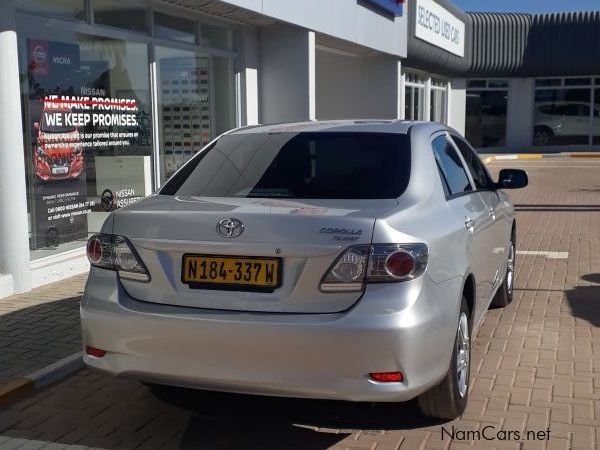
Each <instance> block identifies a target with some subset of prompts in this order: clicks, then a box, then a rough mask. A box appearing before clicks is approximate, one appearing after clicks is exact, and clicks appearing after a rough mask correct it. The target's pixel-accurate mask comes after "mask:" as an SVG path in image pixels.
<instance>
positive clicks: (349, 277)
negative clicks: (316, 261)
mask: <svg viewBox="0 0 600 450" xmlns="http://www.w3.org/2000/svg"><path fill="white" fill-rule="evenodd" d="M370 248H371V247H370V246H369V245H355V246H354V247H350V248H348V249H346V251H345V252H344V253H342V254H341V255H340V257H339V258H338V259H337V260H336V261H335V262H334V263H333V265H332V266H331V267H330V269H329V271H328V272H327V273H326V274H325V276H324V277H323V279H322V280H321V286H320V288H321V290H322V291H325V292H340V291H344V292H349V291H362V290H363V289H364V285H365V274H366V273H367V262H368V259H369V250H370Z"/></svg>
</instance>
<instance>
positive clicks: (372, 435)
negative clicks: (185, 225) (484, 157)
mask: <svg viewBox="0 0 600 450" xmlns="http://www.w3.org/2000/svg"><path fill="white" fill-rule="evenodd" d="M547 161H548V160H542V161H535V162H531V163H526V162H519V163H518V165H519V166H522V167H525V166H526V167H527V168H528V170H529V172H530V179H531V180H530V181H531V186H530V188H528V189H527V190H525V191H521V192H514V193H512V194H511V195H512V196H513V200H514V201H515V203H516V204H517V205H518V224H519V235H518V249H519V250H521V251H523V250H526V251H561V252H568V253H569V257H568V259H548V258H546V257H542V256H520V257H519V258H518V273H517V284H516V288H517V290H516V292H515V300H514V302H513V303H512V304H511V305H510V306H509V307H508V308H506V309H503V310H500V309H498V310H492V311H490V312H489V314H488V317H487V318H486V320H485V322H484V324H483V326H482V328H481V329H480V331H479V334H478V336H477V339H476V340H475V342H474V346H473V373H472V386H471V397H470V401H469V406H468V408H467V411H466V413H465V414H464V416H463V417H462V418H461V419H460V420H456V421H454V422H450V423H445V424H441V423H439V422H433V421H429V420H427V419H425V418H423V417H422V416H420V415H419V414H418V412H417V410H416V408H415V405H414V403H408V404H400V405H394V404H383V405H376V406H371V405H358V404H348V403H339V402H323V401H311V400H293V399H268V398H260V397H251V396H239V395H226V394H214V393H189V392H180V393H179V394H178V396H177V397H175V398H171V400H172V401H174V402H175V404H176V405H178V406H172V405H169V404H166V403H163V402H161V401H160V400H158V399H156V398H155V397H154V396H153V395H151V393H150V391H149V389H148V388H146V387H144V386H142V385H140V384H138V383H136V382H133V381H128V380H116V379H112V378H108V377H105V376H102V375H99V374H95V373H91V372H89V371H87V370H82V371H80V372H79V373H78V374H76V375H74V376H71V377H70V378H68V379H66V380H64V381H63V382H60V383H58V384H56V385H54V386H51V387H50V388H47V389H45V390H42V391H40V392H38V393H36V394H35V395H32V396H29V397H27V398H25V399H23V400H21V401H19V402H17V403H14V404H12V405H10V406H9V407H7V408H5V409H4V410H0V448H3V449H4V448H13V446H14V447H17V446H19V445H25V446H28V447H23V448H41V447H44V446H47V445H50V443H59V444H60V446H59V447H45V448H63V446H67V445H73V444H79V445H81V446H89V447H100V448H107V449H108V448H120V449H124V448H138V447H139V448H161V449H162V448H217V449H225V448H231V449H247V448H248V449H253V448H257V449H268V448H273V449H275V448H286V449H287V448H292V449H325V448H330V447H334V448H336V449H341V448H352V449H367V448H368V449H395V448H400V449H409V450H412V449H424V448H427V449H440V448H450V449H462V448H476V449H481V448H500V449H537V448H539V449H544V448H545V449H567V448H577V449H584V450H588V449H593V448H600V329H599V328H598V325H599V324H600V248H599V247H600V242H599V239H600V161H596V160H589V161H585V160H555V159H552V160H549V161H550V162H547ZM513 165H515V164H513ZM492 167H493V168H494V169H495V170H497V169H498V168H499V167H500V164H497V163H495V164H493V165H492ZM442 425H443V427H444V429H446V430H448V431H451V430H452V427H454V430H455V432H456V438H455V439H454V440H453V441H451V440H450V438H449V437H448V436H443V435H442ZM485 427H493V428H485ZM484 428H485V429H486V433H488V434H495V433H496V432H497V431H503V432H505V433H507V432H509V431H513V432H514V431H524V430H534V431H543V430H547V429H548V428H549V429H550V440H549V441H531V440H530V441H527V440H523V439H518V440H507V441H501V440H492V441H485V440H478V441H472V440H470V439H466V440H462V439H461V438H462V437H465V436H464V435H465V434H466V433H467V432H469V431H482V430H484ZM513 437H514V434H513ZM53 445H58V444H53ZM78 448H81V447H78Z"/></svg>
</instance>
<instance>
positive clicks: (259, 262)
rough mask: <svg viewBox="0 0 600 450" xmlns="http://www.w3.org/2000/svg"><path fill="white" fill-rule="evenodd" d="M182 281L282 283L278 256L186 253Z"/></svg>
mask: <svg viewBox="0 0 600 450" xmlns="http://www.w3.org/2000/svg"><path fill="white" fill-rule="evenodd" d="M181 281H182V282H183V283H185V284H189V285H190V287H209V286H213V287H218V286H230V287H240V288H241V287H244V286H245V287H254V288H263V289H275V288H277V287H279V285H280V283H281V261H280V259H279V258H261V257H245V256H212V255H183V264H182V268H181Z"/></svg>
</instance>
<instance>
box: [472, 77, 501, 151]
mask: <svg viewBox="0 0 600 450" xmlns="http://www.w3.org/2000/svg"><path fill="white" fill-rule="evenodd" d="M507 110H508V81H507V80H469V81H468V83H467V111H466V126H465V137H466V138H467V139H468V140H469V142H471V144H472V145H473V146H474V147H477V148H484V147H504V146H505V145H506V115H507Z"/></svg>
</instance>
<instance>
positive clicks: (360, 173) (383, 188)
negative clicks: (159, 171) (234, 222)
mask: <svg viewBox="0 0 600 450" xmlns="http://www.w3.org/2000/svg"><path fill="white" fill-rule="evenodd" d="M409 176H410V141H409V137H408V136H406V135H396V134H383V133H382V134H374V133H272V134H266V133H247V134H234V135H227V136H223V137H222V138H221V139H219V140H218V141H217V143H216V145H215V146H214V147H213V148H212V149H211V150H210V151H208V152H204V153H202V154H200V155H198V156H197V157H196V158H194V159H193V160H192V161H191V162H190V164H188V165H187V166H186V170H184V171H182V172H180V173H178V174H177V175H176V176H175V177H173V178H172V179H171V180H169V181H168V182H167V184H166V185H165V187H164V188H163V189H162V190H161V194H171V195H175V194H176V195H193V196H201V197H248V198H313V199H315V198H316V199H333V198H335V199H384V198H397V197H399V196H400V195H401V194H402V193H403V192H404V190H405V189H406V186H407V185H408V180H409Z"/></svg>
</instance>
